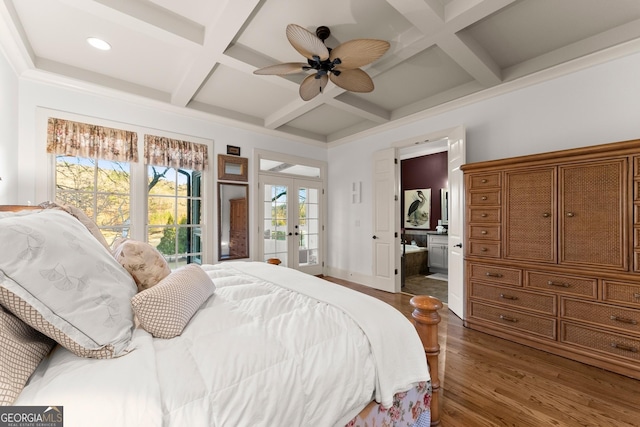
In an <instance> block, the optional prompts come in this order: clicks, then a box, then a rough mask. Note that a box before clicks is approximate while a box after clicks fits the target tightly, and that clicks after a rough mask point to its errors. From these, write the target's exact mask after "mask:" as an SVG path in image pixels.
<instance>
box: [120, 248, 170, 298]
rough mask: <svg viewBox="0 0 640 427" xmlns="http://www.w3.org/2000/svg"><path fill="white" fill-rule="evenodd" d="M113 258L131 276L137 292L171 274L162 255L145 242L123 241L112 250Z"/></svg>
mask: <svg viewBox="0 0 640 427" xmlns="http://www.w3.org/2000/svg"><path fill="white" fill-rule="evenodd" d="M113 257H114V258H115V259H116V260H117V261H118V262H119V263H120V264H122V266H123V267H124V268H125V269H126V270H127V271H128V272H129V274H131V276H132V277H133V280H135V282H136V285H138V291H144V290H145V289H149V288H150V287H152V286H154V285H156V284H157V283H158V282H159V281H161V280H162V279H164V278H165V277H167V276H168V275H169V274H170V273H171V269H170V268H169V264H167V260H165V259H164V257H163V256H162V254H161V253H160V252H159V251H158V250H157V249H156V248H154V247H153V246H151V245H150V244H148V243H145V242H139V241H136V240H129V239H127V240H124V241H122V242H120V243H119V244H118V246H117V247H116V248H115V249H114V250H113Z"/></svg>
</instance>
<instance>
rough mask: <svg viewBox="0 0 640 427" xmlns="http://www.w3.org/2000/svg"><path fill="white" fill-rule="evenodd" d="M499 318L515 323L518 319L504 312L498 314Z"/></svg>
mask: <svg viewBox="0 0 640 427" xmlns="http://www.w3.org/2000/svg"><path fill="white" fill-rule="evenodd" d="M500 319H501V320H506V321H507V322H513V323H516V322H517V321H518V319H516V318H513V317H509V316H505V315H504V314H501V315H500Z"/></svg>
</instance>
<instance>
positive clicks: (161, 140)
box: [144, 135, 209, 171]
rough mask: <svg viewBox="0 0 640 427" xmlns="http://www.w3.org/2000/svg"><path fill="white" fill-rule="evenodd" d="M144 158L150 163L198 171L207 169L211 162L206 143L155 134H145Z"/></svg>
mask: <svg viewBox="0 0 640 427" xmlns="http://www.w3.org/2000/svg"><path fill="white" fill-rule="evenodd" d="M144 159H145V162H146V163H147V164H149V165H156V166H170V167H173V168H176V169H191V170H196V171H202V170H206V169H207V167H208V164H209V154H208V147H207V146H206V145H204V144H196V143H194V142H189V141H180V140H177V139H171V138H165V137H162V136H154V135H145V136H144Z"/></svg>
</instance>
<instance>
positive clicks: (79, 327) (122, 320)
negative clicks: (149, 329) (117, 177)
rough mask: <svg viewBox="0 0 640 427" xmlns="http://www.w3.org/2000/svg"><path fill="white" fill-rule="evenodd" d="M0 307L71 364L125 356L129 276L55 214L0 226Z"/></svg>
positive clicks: (0, 221) (82, 230)
mask: <svg viewBox="0 0 640 427" xmlns="http://www.w3.org/2000/svg"><path fill="white" fill-rule="evenodd" d="M0 242H2V243H3V244H2V245H0V291H1V292H0V304H1V305H3V306H4V307H5V308H7V309H8V310H9V311H11V312H12V313H13V314H15V315H16V316H17V317H18V318H20V319H22V320H23V321H24V322H26V323H27V324H29V325H30V326H32V327H33V328H35V329H36V330H38V331H40V332H42V333H43V334H45V335H47V336H49V337H50V338H52V339H54V340H56V341H58V342H59V343H60V344H61V345H63V346H64V347H66V348H68V349H69V350H70V351H72V352H74V353H75V354H77V355H79V356H84V357H96V358H105V357H106V358H108V357H117V356H119V355H122V354H124V353H125V352H126V351H127V347H128V345H129V342H130V341H131V335H132V332H133V313H132V312H131V310H130V309H129V301H130V300H131V297H132V296H133V295H135V293H136V286H135V283H134V281H133V279H132V278H131V276H130V275H129V274H128V273H127V272H126V271H125V270H124V269H123V268H122V266H121V265H120V264H118V262H117V261H116V260H114V259H113V257H112V256H111V254H110V253H109V252H107V251H105V250H104V248H103V247H102V245H101V244H100V243H98V241H97V240H96V239H94V237H93V236H92V235H91V233H90V232H89V231H88V230H87V229H86V227H84V226H83V225H82V224H81V223H80V222H79V221H78V220H77V219H75V218H73V217H72V216H70V215H68V214H67V213H66V212H62V211H60V210H56V209H46V210H42V211H33V212H32V213H30V214H28V215H24V214H23V215H15V216H8V217H1V218H0Z"/></svg>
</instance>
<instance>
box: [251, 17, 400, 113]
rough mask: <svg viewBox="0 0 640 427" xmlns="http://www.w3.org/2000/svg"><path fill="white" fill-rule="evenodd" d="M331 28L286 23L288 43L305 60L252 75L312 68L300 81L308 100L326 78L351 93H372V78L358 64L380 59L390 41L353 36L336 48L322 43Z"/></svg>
mask: <svg viewBox="0 0 640 427" xmlns="http://www.w3.org/2000/svg"><path fill="white" fill-rule="evenodd" d="M330 35H331V31H330V30H329V28H328V27H325V26H320V27H318V28H317V29H316V34H313V33H311V32H310V31H308V30H307V29H305V28H303V27H301V26H299V25H296V24H289V25H287V39H288V40H289V43H291V45H292V46H293V48H294V49H295V50H297V51H298V52H299V53H300V54H301V55H302V56H304V57H305V58H307V62H306V63H304V62H287V63H283V64H276V65H270V66H268V67H264V68H260V69H257V70H255V71H254V72H253V73H254V74H261V75H280V76H282V75H287V74H296V73H303V72H307V71H310V70H314V71H315V73H314V74H310V75H308V76H307V77H306V78H305V79H304V80H303V81H302V83H301V84H300V97H301V98H302V99H303V100H305V101H309V100H310V99H313V98H314V97H315V96H317V95H318V94H320V93H321V92H322V90H323V89H324V88H325V87H326V85H327V83H328V81H329V80H331V81H332V82H333V83H334V84H335V85H336V86H339V87H341V88H342V89H344V90H348V91H350V92H371V91H372V90H373V88H374V85H373V80H371V77H369V75H368V74H367V73H366V72H364V71H363V70H362V69H361V68H360V67H364V66H365V65H367V64H370V63H372V62H373V61H375V60H377V59H379V58H380V57H381V56H382V55H384V54H385V52H386V51H387V50H388V49H389V46H390V45H389V42H387V41H384V40H376V39H355V40H351V41H348V42H345V43H342V44H340V45H339V46H337V47H336V48H335V49H331V48H328V47H327V46H325V44H324V41H325V40H326V39H327V38H329V36H330Z"/></svg>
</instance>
